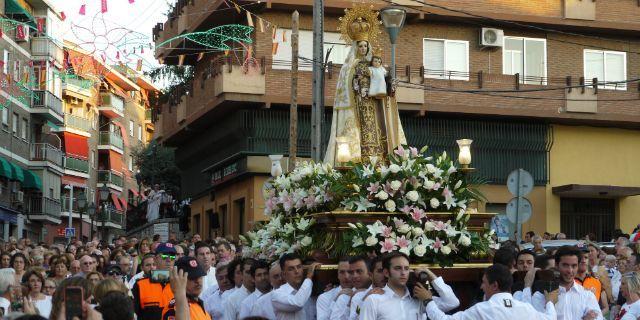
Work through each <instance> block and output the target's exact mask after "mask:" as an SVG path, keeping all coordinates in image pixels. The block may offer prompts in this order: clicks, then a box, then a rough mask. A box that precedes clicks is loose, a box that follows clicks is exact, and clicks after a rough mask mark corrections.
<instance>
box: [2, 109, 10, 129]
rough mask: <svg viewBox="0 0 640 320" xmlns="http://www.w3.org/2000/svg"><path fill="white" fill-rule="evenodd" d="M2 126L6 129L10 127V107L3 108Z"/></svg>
mask: <svg viewBox="0 0 640 320" xmlns="http://www.w3.org/2000/svg"><path fill="white" fill-rule="evenodd" d="M2 124H4V125H5V126H6V127H8V126H9V107H8V106H3V107H2Z"/></svg>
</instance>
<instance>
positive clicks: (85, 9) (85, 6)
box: [78, 4, 87, 16]
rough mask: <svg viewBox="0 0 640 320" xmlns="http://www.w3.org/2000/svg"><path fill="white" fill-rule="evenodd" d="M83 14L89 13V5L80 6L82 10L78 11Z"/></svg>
mask: <svg viewBox="0 0 640 320" xmlns="http://www.w3.org/2000/svg"><path fill="white" fill-rule="evenodd" d="M78 13H79V14H80V15H81V16H84V15H85V14H87V5H86V4H83V5H81V6H80V12H78Z"/></svg>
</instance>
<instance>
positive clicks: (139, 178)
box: [135, 169, 142, 205]
mask: <svg viewBox="0 0 640 320" xmlns="http://www.w3.org/2000/svg"><path fill="white" fill-rule="evenodd" d="M135 177H136V183H137V184H138V205H139V204H140V199H141V198H142V196H140V188H141V187H142V174H141V173H140V169H137V170H136V175H135Z"/></svg>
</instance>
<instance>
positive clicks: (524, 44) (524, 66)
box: [502, 36, 548, 85]
mask: <svg viewBox="0 0 640 320" xmlns="http://www.w3.org/2000/svg"><path fill="white" fill-rule="evenodd" d="M507 39H512V40H522V73H524V74H521V75H520V83H526V84H538V85H540V84H541V85H547V67H548V65H547V39H544V38H529V37H516V36H505V37H504V42H503V43H504V44H506V43H507ZM527 40H530V41H540V42H542V43H543V44H544V74H543V76H542V77H543V81H542V82H539V81H527V82H525V78H526V77H527V71H526V70H527V57H526V55H527ZM514 51H515V50H506V49H504V47H503V48H502V74H507V73H505V72H504V70H505V65H504V57H505V56H506V55H507V53H509V54H511V53H512V52H514ZM511 70H513V59H512V64H511ZM513 75H515V73H514V74H513Z"/></svg>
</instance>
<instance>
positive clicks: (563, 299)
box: [532, 283, 604, 320]
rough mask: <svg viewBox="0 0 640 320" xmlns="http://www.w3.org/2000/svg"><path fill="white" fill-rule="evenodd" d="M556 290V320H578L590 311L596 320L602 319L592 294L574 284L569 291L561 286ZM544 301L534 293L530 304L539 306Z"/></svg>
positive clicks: (540, 294)
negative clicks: (593, 313) (557, 291)
mask: <svg viewBox="0 0 640 320" xmlns="http://www.w3.org/2000/svg"><path fill="white" fill-rule="evenodd" d="M558 290H559V294H558V303H556V305H555V307H556V312H557V313H558V320H574V319H578V320H580V319H582V317H584V316H585V315H586V314H587V313H588V312H589V311H591V310H593V311H595V312H596V315H597V317H596V319H597V320H603V319H604V318H603V317H602V311H600V305H598V301H597V300H596V296H595V295H594V294H593V292H591V291H589V290H585V289H584V288H583V287H582V286H581V285H579V284H577V283H574V284H573V286H571V289H569V291H567V290H566V289H565V288H564V287H563V286H560V288H559V289H558ZM544 300H545V298H544V295H543V294H542V293H540V292H536V293H534V294H533V297H532V304H533V305H534V306H535V305H538V306H539V305H540V304H541V303H542V304H544V302H541V301H544Z"/></svg>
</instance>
